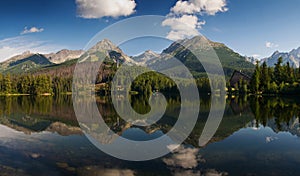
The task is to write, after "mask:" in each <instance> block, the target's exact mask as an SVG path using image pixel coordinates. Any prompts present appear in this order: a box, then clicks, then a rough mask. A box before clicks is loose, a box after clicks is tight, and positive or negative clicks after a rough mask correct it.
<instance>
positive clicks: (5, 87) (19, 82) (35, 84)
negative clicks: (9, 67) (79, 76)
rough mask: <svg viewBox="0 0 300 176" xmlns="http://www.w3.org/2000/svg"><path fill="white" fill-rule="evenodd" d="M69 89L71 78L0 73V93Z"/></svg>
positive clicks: (38, 93) (60, 91) (56, 92)
mask: <svg viewBox="0 0 300 176" xmlns="http://www.w3.org/2000/svg"><path fill="white" fill-rule="evenodd" d="M71 90H72V78H65V77H53V78H52V77H51V76H49V75H29V74H27V75H12V76H11V75H9V74H7V75H2V74H0V94H30V95H41V94H59V93H66V92H71Z"/></svg>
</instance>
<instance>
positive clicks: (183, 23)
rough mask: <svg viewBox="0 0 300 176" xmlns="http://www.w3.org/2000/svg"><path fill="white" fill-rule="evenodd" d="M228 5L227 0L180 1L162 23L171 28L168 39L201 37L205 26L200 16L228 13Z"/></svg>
mask: <svg viewBox="0 0 300 176" xmlns="http://www.w3.org/2000/svg"><path fill="white" fill-rule="evenodd" d="M226 5H227V3H226V0H188V1H183V0H178V1H177V3H176V4H175V6H174V7H172V8H171V10H170V13H169V14H168V16H167V18H166V20H165V21H163V23H162V25H163V26H169V27H170V28H171V31H170V32H169V33H168V35H167V38H168V39H170V40H178V39H184V38H189V37H193V36H195V35H199V31H198V30H199V29H201V28H202V26H203V25H204V24H205V21H201V20H200V19H199V16H202V15H215V14H216V13H218V12H226V11H227V10H228V8H227V7H226Z"/></svg>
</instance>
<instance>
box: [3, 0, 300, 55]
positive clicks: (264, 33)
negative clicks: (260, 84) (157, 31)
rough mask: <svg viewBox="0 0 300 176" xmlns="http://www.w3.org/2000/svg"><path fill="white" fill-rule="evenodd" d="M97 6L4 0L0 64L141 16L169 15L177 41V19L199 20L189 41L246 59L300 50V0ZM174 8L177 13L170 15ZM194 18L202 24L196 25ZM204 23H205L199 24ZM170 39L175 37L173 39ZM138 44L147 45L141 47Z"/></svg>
mask: <svg viewBox="0 0 300 176" xmlns="http://www.w3.org/2000/svg"><path fill="white" fill-rule="evenodd" d="M94 1H95V0H85V1H83V0H51V1H50V0H45V1H40V0H39V1H37V0H9V1H1V2H0V17H1V18H0V21H1V28H0V61H2V60H4V59H7V57H9V56H12V55H15V54H20V53H22V52H24V51H26V50H31V51H33V52H41V53H47V52H53V51H58V50H60V49H63V48H67V49H82V48H84V46H85V45H86V43H87V42H88V41H89V40H90V39H91V38H92V37H93V36H94V35H95V34H96V33H97V32H99V31H101V30H102V29H104V28H106V27H107V26H109V25H111V24H113V23H115V22H118V21H120V20H123V19H126V18H130V17H134V16H140V15H163V16H167V15H168V18H169V19H170V21H171V22H170V21H169V23H166V25H169V26H170V27H171V29H173V30H175V31H176V36H177V37H178V36H179V34H182V33H180V31H178V29H177V28H172V27H174V23H173V22H174V19H178V18H181V17H183V16H184V15H186V16H189V17H194V18H190V19H188V20H185V21H188V25H189V24H191V25H192V27H193V28H194V30H196V31H193V30H190V31H183V32H187V33H188V36H190V35H195V33H197V31H199V32H200V33H202V34H203V35H204V36H206V37H207V38H209V39H211V40H213V41H217V42H222V43H225V44H226V45H227V46H229V47H230V48H232V49H233V50H235V51H237V52H239V53H240V54H242V55H247V56H252V55H257V56H260V58H262V57H266V56H269V55H271V54H272V53H273V52H274V51H275V50H279V51H289V50H291V49H293V48H298V47H299V46H300V32H299V29H300V23H299V22H298V21H299V19H300V11H299V7H300V1H296V0H295V1H292V0H289V1H287V0H214V1H216V2H218V3H219V4H216V3H215V4H208V5H209V6H211V9H209V8H206V7H201V8H200V6H199V9H197V8H196V9H193V7H194V6H195V7H197V3H194V2H196V1H199V2H203V3H205V1H206V0H190V1H187V4H188V5H189V6H188V7H189V8H190V9H191V11H187V8H184V6H183V5H184V4H183V3H182V4H180V3H178V2H177V0H135V1H130V0H102V1H99V0H98V1H97V3H96V6H98V7H90V8H87V9H84V8H82V7H86V6H88V5H90V4H93V3H94ZM105 1H107V2H105ZM108 2H109V3H108ZM111 2H116V3H118V2H122V3H124V5H123V6H122V8H119V9H118V8H116V7H115V6H114V7H113V8H115V9H112V10H110V9H111V8H109V7H111V6H109V5H111V4H110V3H111ZM176 3H177V4H176ZM224 3H225V4H224ZM94 5H95V3H94ZM180 5H181V6H180ZM198 5H199V4H198ZM208 5H206V6H208ZM106 6H107V7H106ZM173 7H177V10H176V8H174V9H175V10H171V8H173ZM178 9H179V10H178ZM113 10H116V11H113ZM118 10H119V11H118ZM182 10H184V11H182ZM194 19H196V22H197V25H196V23H195V26H193V24H194V23H193V22H195V21H193V20H194ZM172 20H173V21H172ZM203 21H205V24H203V23H200V22H203ZM172 25H173V26H172ZM196 26H197V27H196ZM116 35H117V34H116ZM170 37H173V38H174V35H172V36H170ZM175 38H176V37H175ZM139 42H140V43H141V44H142V45H138V43H139ZM168 44H169V42H167V41H162V40H160V41H159V40H157V39H144V40H139V41H138V40H137V41H133V42H132V45H130V44H128V45H124V46H121V47H122V49H124V50H125V52H126V53H128V54H138V53H140V52H141V51H142V50H146V49H152V50H154V51H160V50H162V49H164V47H166V46H167V45H168ZM130 46H131V47H130ZM132 46H139V48H138V49H136V48H137V47H132Z"/></svg>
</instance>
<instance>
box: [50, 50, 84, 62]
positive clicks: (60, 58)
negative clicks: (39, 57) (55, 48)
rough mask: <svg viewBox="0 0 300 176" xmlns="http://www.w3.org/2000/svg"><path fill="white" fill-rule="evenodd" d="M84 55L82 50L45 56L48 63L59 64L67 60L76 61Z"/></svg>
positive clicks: (63, 51)
mask: <svg viewBox="0 0 300 176" xmlns="http://www.w3.org/2000/svg"><path fill="white" fill-rule="evenodd" d="M83 53H84V51H83V50H67V49H64V50H61V51H59V52H57V53H51V54H46V55H45V56H46V57H47V58H48V59H49V61H51V62H53V63H55V64H60V63H63V62H66V61H69V60H73V59H77V58H79V57H80V56H81V55H82V54H83Z"/></svg>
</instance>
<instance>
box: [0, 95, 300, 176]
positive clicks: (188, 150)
mask: <svg viewBox="0 0 300 176" xmlns="http://www.w3.org/2000/svg"><path fill="white" fill-rule="evenodd" d="M71 98H72V97H71V96H61V97H30V96H20V97H0V123H1V125H0V157H1V160H0V170H1V174H2V175H51V176H52V175H85V176H88V175H91V176H96V175H297V174H298V173H299V171H300V169H299V167H298V166H299V164H300V150H299V147H300V140H299V137H300V126H299V115H300V106H299V103H300V102H299V101H300V100H298V99H292V98H276V97H237V98H234V99H227V103H226V109H225V115H224V118H223V120H222V122H221V125H220V127H219V129H218V131H217V132H216V134H215V135H214V137H213V138H212V139H211V140H210V142H209V143H208V144H207V145H206V146H205V147H202V148H201V147H199V145H198V142H199V137H200V135H201V132H202V130H203V128H204V125H205V122H206V119H207V116H208V113H209V110H210V97H202V99H201V102H200V104H201V105H200V114H199V118H198V121H197V124H196V126H195V128H194V130H193V131H192V133H191V134H190V136H189V138H188V139H186V141H185V142H184V144H182V145H181V146H180V147H179V148H177V149H176V150H175V151H173V152H172V153H170V154H168V155H167V156H164V157H162V158H158V159H155V160H152V161H145V162H129V161H122V160H119V159H116V158H113V157H110V156H108V155H107V154H105V153H103V152H101V151H99V150H98V149H97V148H96V147H94V146H93V145H92V144H91V143H90V142H89V141H88V139H87V138H86V137H85V136H84V135H83V133H82V131H81V130H80V128H79V125H78V122H77V120H76V117H75V113H74V110H73V105H72V99H71ZM131 101H132V102H131V104H132V107H133V108H134V109H135V110H136V111H137V112H139V113H147V112H148V111H149V105H148V103H147V101H146V99H144V98H143V97H132V98H131ZM109 102H111V101H110V99H109V97H97V105H98V109H99V111H100V113H101V114H102V116H103V118H104V120H105V122H106V123H107V125H108V126H109V127H110V128H111V129H112V130H113V131H114V132H115V133H117V134H118V135H121V136H123V137H125V138H128V139H131V140H137V141H143V140H151V139H155V138H157V137H160V136H162V135H163V134H165V133H167V132H168V131H169V130H170V129H171V128H172V126H173V125H174V123H176V118H177V117H178V114H179V112H180V99H178V98H176V97H175V98H169V99H168V107H167V110H166V113H165V115H164V117H163V118H162V119H160V120H159V121H158V122H157V123H156V124H154V125H151V126H147V127H139V126H134V125H132V124H130V123H128V122H125V121H124V120H122V119H121V118H120V117H118V114H117V113H116V112H115V110H114V107H113V105H112V104H111V103H109ZM110 140H114V139H110Z"/></svg>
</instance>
